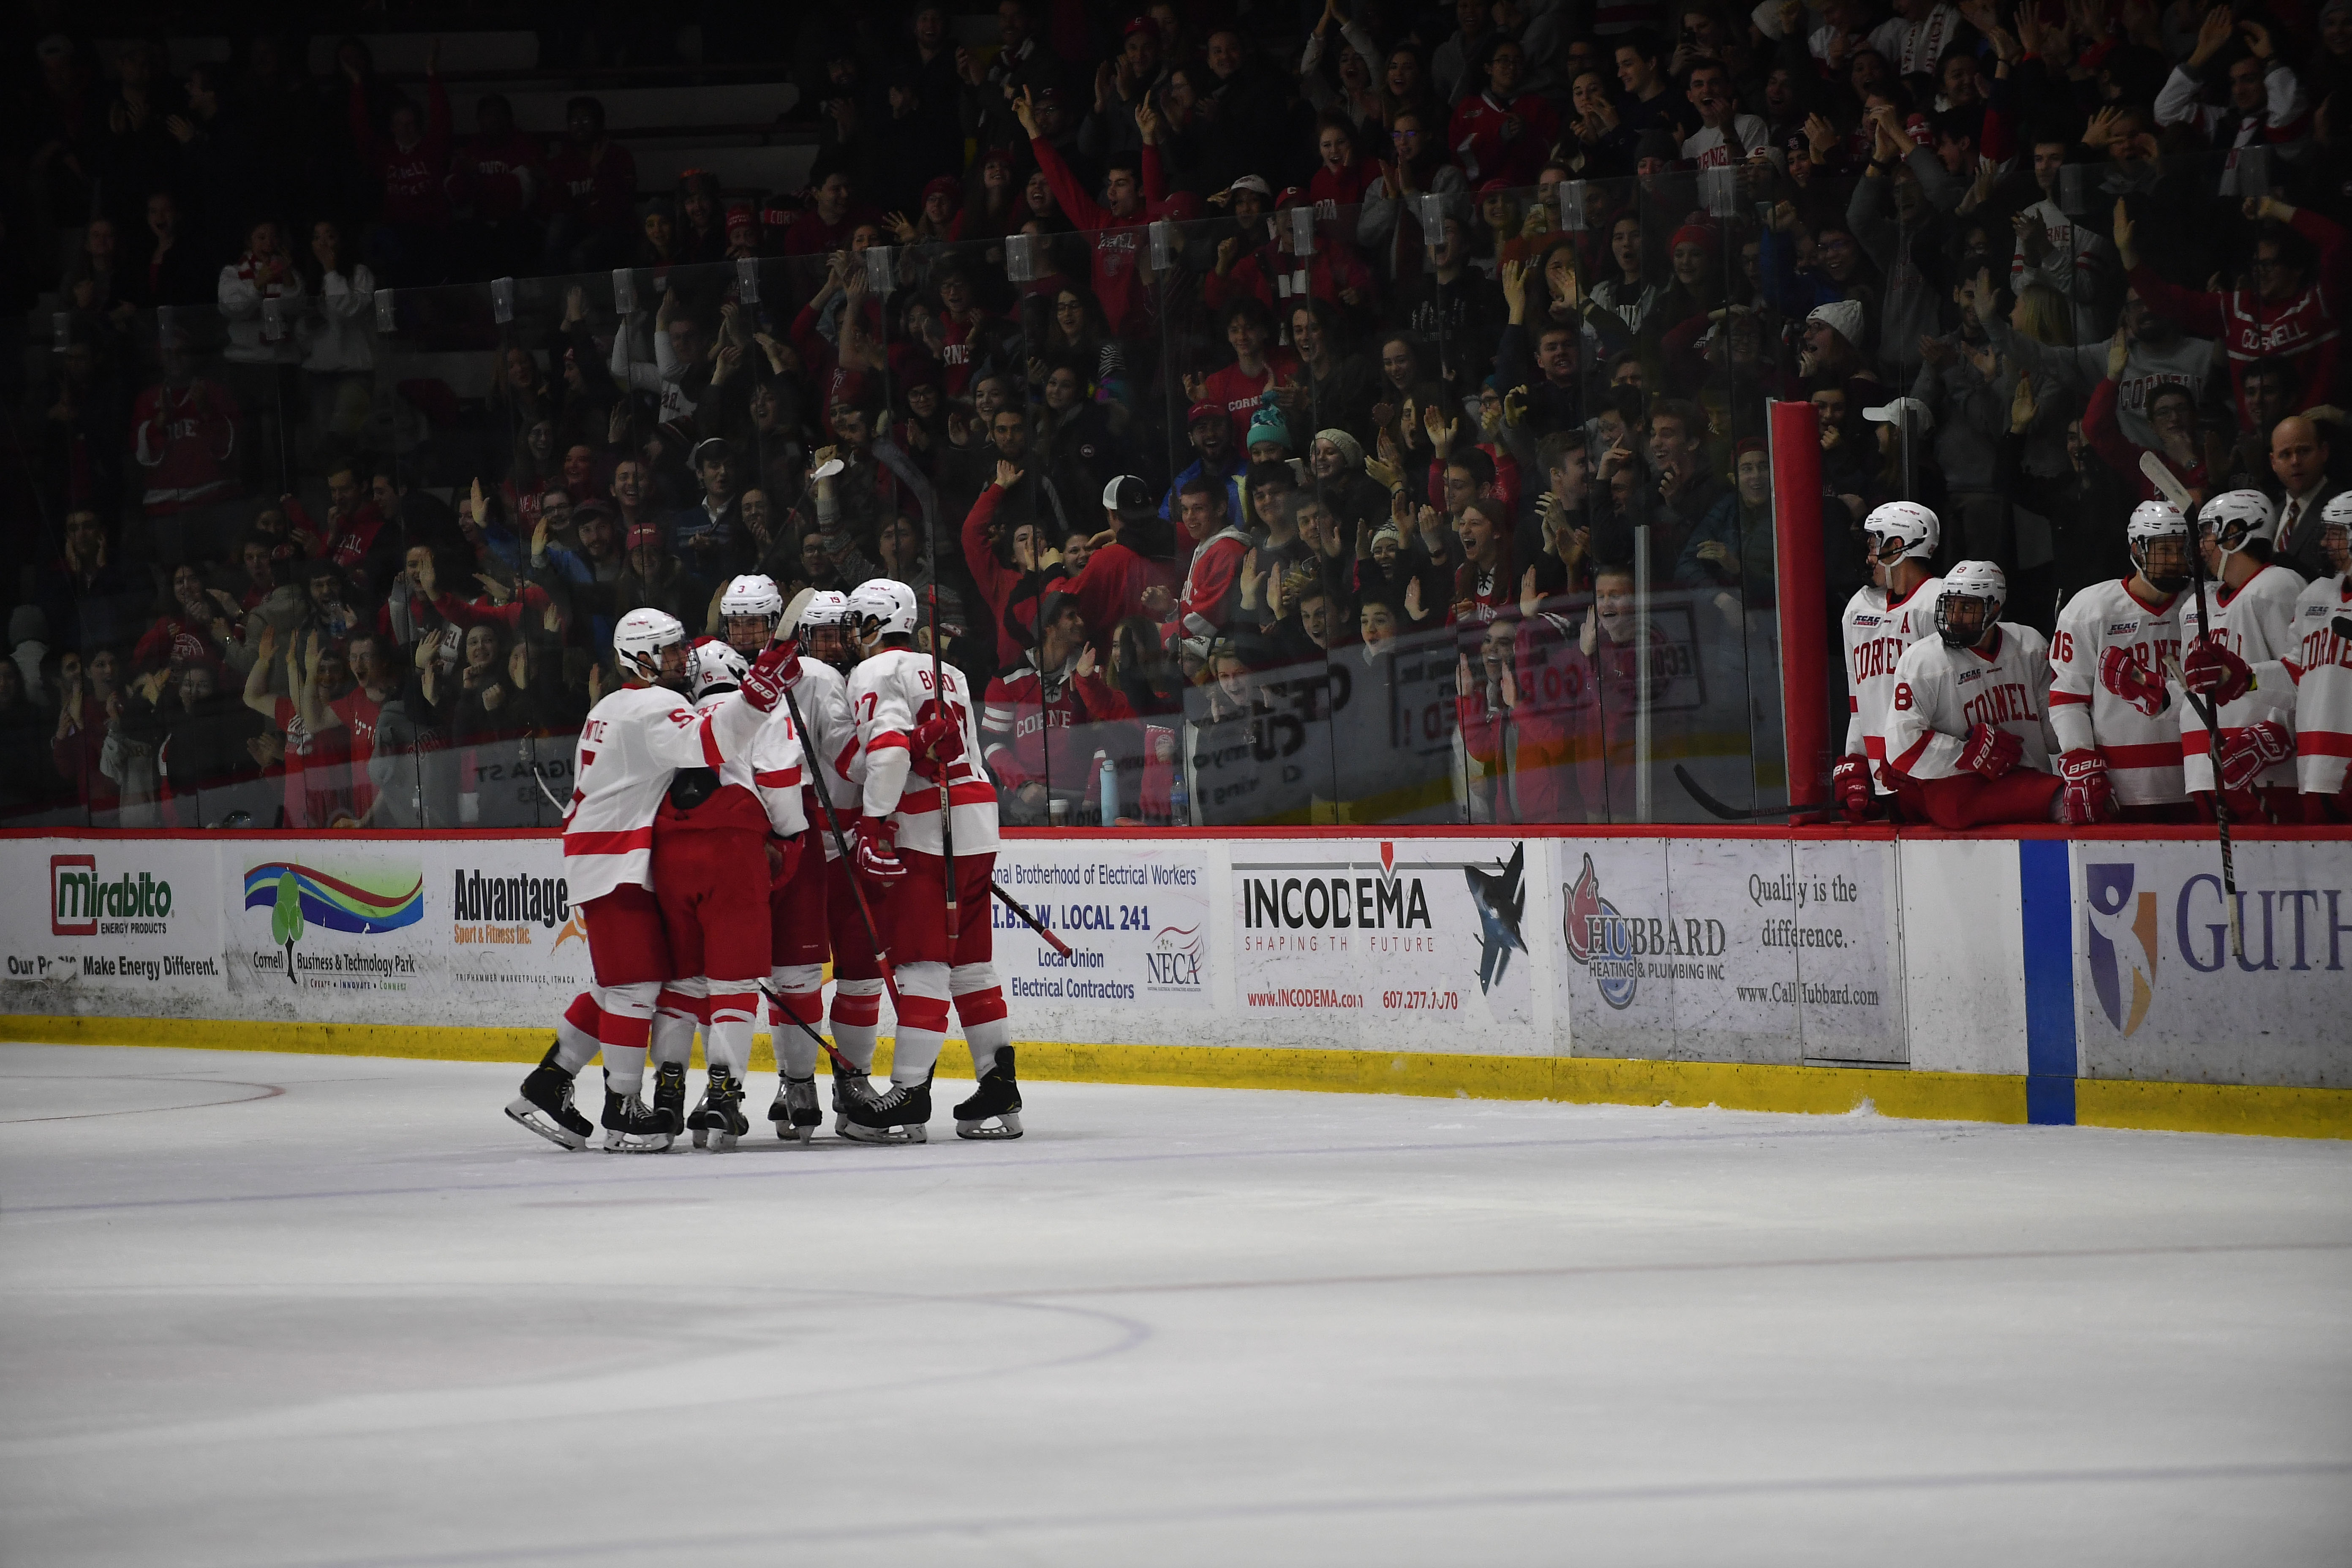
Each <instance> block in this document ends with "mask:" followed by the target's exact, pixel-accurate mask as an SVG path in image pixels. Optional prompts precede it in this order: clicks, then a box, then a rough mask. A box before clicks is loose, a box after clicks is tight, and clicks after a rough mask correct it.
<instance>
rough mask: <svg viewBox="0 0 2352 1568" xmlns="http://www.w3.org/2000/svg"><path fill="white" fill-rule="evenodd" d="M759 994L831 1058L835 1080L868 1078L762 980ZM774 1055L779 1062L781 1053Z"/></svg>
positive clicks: (854, 1063) (838, 1048)
mask: <svg viewBox="0 0 2352 1568" xmlns="http://www.w3.org/2000/svg"><path fill="white" fill-rule="evenodd" d="M760 994H761V995H762V996H765V997H766V998H767V999H768V1002H769V1005H771V1006H772V1007H774V1008H775V1010H776V1011H777V1012H779V1013H782V1015H783V1016H785V1017H787V1018H790V1019H791V1020H792V1021H793V1023H794V1024H796V1025H798V1026H800V1031H801V1033H802V1034H803V1035H806V1036H807V1037H809V1038H810V1039H812V1040H814V1041H815V1042H816V1043H817V1048H818V1049H819V1050H821V1051H823V1052H824V1054H825V1055H826V1056H828V1057H830V1058H833V1071H834V1075H835V1077H836V1078H866V1077H868V1076H870V1075H868V1074H866V1073H862V1072H859V1071H858V1070H857V1064H856V1062H853V1061H851V1060H850V1059H849V1058H847V1057H845V1056H843V1055H842V1054H841V1047H838V1046H836V1045H835V1044H834V1043H833V1042H832V1041H831V1040H828V1039H826V1038H825V1037H824V1036H823V1035H820V1034H818V1033H817V1032H816V1028H815V1026H814V1025H811V1024H809V1023H807V1022H806V1021H804V1020H803V1018H802V1017H801V1016H800V1015H799V1014H798V1013H795V1012H793V1009H792V1006H791V1005H790V1004H788V1003H787V1002H785V1000H784V998H783V996H782V994H781V993H779V992H778V991H776V990H775V989H774V988H772V986H770V985H769V984H768V983H767V982H766V981H764V980H762V981H761V982H760ZM776 1055H777V1058H778V1059H779V1060H781V1059H782V1056H783V1053H782V1052H781V1051H779V1052H777V1053H776Z"/></svg>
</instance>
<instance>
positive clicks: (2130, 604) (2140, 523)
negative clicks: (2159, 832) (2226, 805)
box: [2050, 500, 2196, 826]
mask: <svg viewBox="0 0 2352 1568" xmlns="http://www.w3.org/2000/svg"><path fill="white" fill-rule="evenodd" d="M2125 539H2126V546H2127V548H2128V549H2129V550H2130V552H2131V559H2132V565H2133V567H2134V571H2133V573H2132V574H2131V575H2130V576H2128V577H2120V578H2117V579H2116V580H2115V581H2113V582H2107V583H2097V584H2092V585H2091V586H2090V587H2087V588H2084V590H2083V591H2082V592H2081V593H2079V594H2076V595H2074V597H2073V598H2071V599H2069V600H2067V601H2066V607H2065V609H2064V610H2063V611H2061V612H2060V613H2059V616H2058V635H2057V636H2056V637H2053V638H2052V639H2051V645H2050V671H2051V688H2050V727H2051V728H2052V729H2053V730H2054V731H2056V732H2057V736H2058V777H2059V779H2060V780H2061V781H2062V783H2063V793H2062V794H2061V795H2060V799H2059V819H2060V820H2061V821H2063V822H2066V823H2070V824H2073V825H2075V826H2084V825H2087V824H2090V823H2095V822H2108V821H2114V820H2117V819H2122V820H2126V821H2131V822H2178V821H2194V820H2195V817H2196V813H2195V812H2194V811H2193V810H2192V809H2191V808H2190V807H2189V792H2188V790H2187V788H2186V787H2185V786H2184V785H2183V784H2182V783H2181V775H2180V718H2179V715H2178V714H2177V713H2175V712H2174V711H2173V710H2172V696H2171V693H2170V691H2169V690H2168V688H2167V681H2166V676H2165V671H2167V670H2168V669H2170V668H2172V667H2173V666H2174V665H2175V664H2177V663H2178V662H2179V658H2180V604H2181V597H2180V595H2181V593H2182V591H2183V590H2184V589H2186V588H2187V587H2188V586H2189V520H2188V519H2187V518H2184V517H2183V516H2181V515H2180V509H2179V508H2178V507H2176V506H2174V505H2172V504H2171V503H2170V502H2168V501H2160V500H2145V501H2142V502H2140V503H2139V505H2138V506H2137V508H2135V509H2134V510H2133V511H2132V514H2131V521H2130V522H2129V523H2127V524H2126V527H2125Z"/></svg>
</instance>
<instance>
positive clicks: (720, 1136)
mask: <svg viewBox="0 0 2352 1568" xmlns="http://www.w3.org/2000/svg"><path fill="white" fill-rule="evenodd" d="M686 1124H687V1126H688V1128H690V1129H692V1130H693V1132H694V1146H695V1147H696V1148H698V1149H702V1148H708V1149H709V1151H710V1152H712V1153H714V1154H724V1153H726V1152H728V1151H729V1150H730V1149H732V1148H734V1147H735V1145H736V1142H737V1141H738V1140H740V1138H741V1137H742V1136H743V1134H744V1133H746V1132H749V1131H751V1122H750V1121H748V1120H746V1119H745V1117H744V1115H743V1080H742V1079H739V1078H737V1077H735V1076H734V1075H733V1074H731V1073H726V1072H719V1071H717V1070H715V1069H714V1070H713V1071H712V1073H711V1074H710V1080H709V1082H708V1083H707V1084H705V1085H704V1086H703V1089H702V1100H701V1102H700V1103H699V1104H698V1105H696V1106H695V1108H694V1113H693V1114H692V1115H690V1116H688V1118H687V1119H686Z"/></svg>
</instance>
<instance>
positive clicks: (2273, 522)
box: [2198, 490, 2278, 555]
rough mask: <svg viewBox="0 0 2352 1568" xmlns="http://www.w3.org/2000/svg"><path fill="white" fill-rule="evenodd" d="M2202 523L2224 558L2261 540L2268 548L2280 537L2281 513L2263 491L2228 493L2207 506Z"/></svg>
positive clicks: (2226, 491) (2219, 496) (2200, 516)
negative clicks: (2279, 519) (2279, 523)
mask: <svg viewBox="0 0 2352 1568" xmlns="http://www.w3.org/2000/svg"><path fill="white" fill-rule="evenodd" d="M2198 519H2199V521H2200V522H2201V523H2202V524H2203V525H2204V531H2206V532H2208V533H2210V534H2211V535H2212V536H2213V542H2214V543H2215V544H2216V545H2218V546H2220V547H2221V553H2222V554H2224V555H2234V554H2236V553H2237V552H2239V551H2241V550H2243V549H2244V548H2245V547H2246V546H2247V545H2248V544H2250V543H2252V542H2253V541H2255V540H2257V539H2259V540H2261V541H2262V542H2263V543H2265V544H2267V543H2269V542H2271V541H2272V540H2273V539H2275V538H2277V537H2278V509H2277V508H2275V507H2273V506H2272V505H2271V498H2270V497H2268V496H2266V495H2264V494H2263V492H2262V491H2260V490H2225V491H2223V492H2222V493H2221V494H2220V495H2218V496H2215V497H2214V498H2213V499H2212V500H2209V501H2207V502H2206V503H2205V508H2204V510H2202V511H2200V513H2198Z"/></svg>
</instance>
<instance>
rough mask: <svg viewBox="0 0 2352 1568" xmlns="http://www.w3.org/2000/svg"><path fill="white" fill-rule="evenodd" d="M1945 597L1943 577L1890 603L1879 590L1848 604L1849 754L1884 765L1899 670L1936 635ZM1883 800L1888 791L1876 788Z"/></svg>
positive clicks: (1876, 785)
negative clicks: (1912, 650)
mask: <svg viewBox="0 0 2352 1568" xmlns="http://www.w3.org/2000/svg"><path fill="white" fill-rule="evenodd" d="M1943 591H1944V580H1943V579H1942V578H1941V577H1930V578H1928V579H1927V581H1926V582H1924V583H1922V584H1919V585H1918V586H1917V587H1915V588H1913V589H1912V590H1911V592H1909V593H1908V594H1906V595H1904V596H1903V597H1902V598H1900V599H1897V600H1895V601H1893V602H1891V603H1890V602H1889V601H1888V599H1887V596H1886V593H1885V590H1884V589H1880V588H1867V587H1866V588H1863V589H1860V590H1858V591H1857V592H1856V593H1855V594H1854V596H1853V598H1852V599H1850V600H1848V601H1847V603H1846V606H1845V615H1844V616H1843V621H1842V625H1843V631H1844V634H1845V656H1846V683H1847V686H1848V687H1849V688H1850V689H1851V695H1850V696H1849V697H1848V698H1847V700H1846V702H1847V709H1848V711H1849V715H1850V716H1849V718H1848V720H1847V722H1846V735H1845V749H1846V752H1847V753H1848V754H1849V755H1851V754H1853V753H1857V752H1859V753H1861V754H1863V755H1864V756H1867V757H1868V758H1869V759H1870V760H1871V762H1872V763H1874V764H1875V763H1883V762H1885V760H1886V727H1887V720H1888V714H1889V711H1890V710H1891V708H1892V705H1893V703H1894V700H1895V666H1896V665H1897V664H1899V663H1901V662H1902V659H1903V655H1904V653H1905V651H1906V649H1908V648H1909V647H1911V645H1912V644H1913V643H1915V642H1916V641H1918V640H1919V638H1921V637H1925V636H1927V634H1928V633H1930V632H1932V631H1934V630H1935V629H1936V600H1937V596H1938V595H1941V594H1942V593H1943ZM1876 772H1877V770H1876V768H1875V767H1873V769H1872V773H1873V785H1872V787H1873V788H1874V789H1876V790H1877V791H1878V793H1879V794H1881V795H1885V793H1886V786H1885V784H1880V783H1877V782H1876V777H1875V775H1876Z"/></svg>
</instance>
